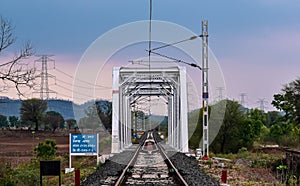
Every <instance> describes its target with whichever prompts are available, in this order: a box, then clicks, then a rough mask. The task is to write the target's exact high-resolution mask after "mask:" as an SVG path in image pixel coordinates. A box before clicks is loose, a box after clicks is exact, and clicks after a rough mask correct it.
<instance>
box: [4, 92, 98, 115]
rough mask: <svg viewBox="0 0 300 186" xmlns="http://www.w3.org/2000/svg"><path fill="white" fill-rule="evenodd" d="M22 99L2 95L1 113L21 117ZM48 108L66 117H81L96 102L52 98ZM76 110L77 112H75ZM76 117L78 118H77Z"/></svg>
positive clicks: (48, 101)
mask: <svg viewBox="0 0 300 186" xmlns="http://www.w3.org/2000/svg"><path fill="white" fill-rule="evenodd" d="M21 103H22V100H19V99H9V98H7V97H0V114H2V115H5V116H7V117H9V116H17V117H20V108H21ZM47 103H48V110H47V111H56V112H59V113H60V114H61V115H62V116H63V117H64V119H71V118H72V119H76V120H78V119H80V118H82V117H84V116H85V109H87V108H88V107H89V106H90V105H92V104H93V103H94V102H93V101H89V102H86V103H84V104H81V105H78V104H75V103H73V102H72V101H69V100H60V99H50V100H47ZM74 111H75V112H76V114H74ZM75 117H76V118H75Z"/></svg>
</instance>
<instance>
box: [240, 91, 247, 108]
mask: <svg viewBox="0 0 300 186" xmlns="http://www.w3.org/2000/svg"><path fill="white" fill-rule="evenodd" d="M240 96H241V101H240V104H241V105H243V106H245V103H246V101H245V98H246V96H247V94H246V93H240Z"/></svg>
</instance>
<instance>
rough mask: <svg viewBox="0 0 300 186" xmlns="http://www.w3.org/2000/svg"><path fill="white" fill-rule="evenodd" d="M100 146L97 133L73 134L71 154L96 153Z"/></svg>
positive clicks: (71, 136)
mask: <svg viewBox="0 0 300 186" xmlns="http://www.w3.org/2000/svg"><path fill="white" fill-rule="evenodd" d="M97 147H98V137H97V134H71V135H70V153H71V155H96V154H97V149H98V148H97Z"/></svg>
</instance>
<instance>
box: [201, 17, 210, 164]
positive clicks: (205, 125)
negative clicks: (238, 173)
mask: <svg viewBox="0 0 300 186" xmlns="http://www.w3.org/2000/svg"><path fill="white" fill-rule="evenodd" d="M201 36H202V99H203V101H202V104H203V106H202V125H203V139H202V140H203V147H202V148H203V149H202V150H203V155H204V156H203V159H209V132H208V126H209V125H208V98H209V95H208V21H207V20H204V21H202V35H201Z"/></svg>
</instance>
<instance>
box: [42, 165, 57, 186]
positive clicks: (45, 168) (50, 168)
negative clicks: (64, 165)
mask: <svg viewBox="0 0 300 186" xmlns="http://www.w3.org/2000/svg"><path fill="white" fill-rule="evenodd" d="M43 176H59V179H58V180H59V181H58V184H59V185H61V177H60V161H58V160H48V161H40V185H41V186H42V185H43Z"/></svg>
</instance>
